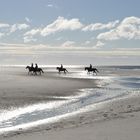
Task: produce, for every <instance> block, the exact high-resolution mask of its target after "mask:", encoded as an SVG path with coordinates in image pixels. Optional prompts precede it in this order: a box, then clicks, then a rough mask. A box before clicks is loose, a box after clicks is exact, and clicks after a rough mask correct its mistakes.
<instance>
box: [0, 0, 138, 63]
mask: <svg viewBox="0 0 140 140" xmlns="http://www.w3.org/2000/svg"><path fill="white" fill-rule="evenodd" d="M139 5H140V1H139V0H69V1H68V0H24V1H19V0H12V1H9V0H0V60H1V61H0V64H2V65H3V64H30V63H31V62H34V63H36V62H37V63H39V64H44V65H47V64H49V65H50V64H61V63H63V64H75V65H77V64H84V65H86V64H90V63H92V64H94V65H139V64H140V62H139V60H140V10H139Z"/></svg>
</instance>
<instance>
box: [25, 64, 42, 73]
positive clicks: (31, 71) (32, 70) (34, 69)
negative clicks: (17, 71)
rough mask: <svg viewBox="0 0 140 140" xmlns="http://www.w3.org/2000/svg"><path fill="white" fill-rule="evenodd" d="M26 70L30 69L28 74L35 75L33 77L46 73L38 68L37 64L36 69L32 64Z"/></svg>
mask: <svg viewBox="0 0 140 140" xmlns="http://www.w3.org/2000/svg"><path fill="white" fill-rule="evenodd" d="M26 69H28V70H29V71H28V74H33V75H37V73H39V74H40V75H41V73H44V71H43V70H42V69H41V68H39V67H38V65H37V64H35V67H34V64H33V63H32V64H31V66H27V67H26Z"/></svg>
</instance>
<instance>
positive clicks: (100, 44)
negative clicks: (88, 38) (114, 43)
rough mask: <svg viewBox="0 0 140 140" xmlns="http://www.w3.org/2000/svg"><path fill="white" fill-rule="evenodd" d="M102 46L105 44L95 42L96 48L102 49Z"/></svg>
mask: <svg viewBox="0 0 140 140" xmlns="http://www.w3.org/2000/svg"><path fill="white" fill-rule="evenodd" d="M104 45H105V44H104V43H103V42H101V41H97V43H96V48H99V47H102V46H104Z"/></svg>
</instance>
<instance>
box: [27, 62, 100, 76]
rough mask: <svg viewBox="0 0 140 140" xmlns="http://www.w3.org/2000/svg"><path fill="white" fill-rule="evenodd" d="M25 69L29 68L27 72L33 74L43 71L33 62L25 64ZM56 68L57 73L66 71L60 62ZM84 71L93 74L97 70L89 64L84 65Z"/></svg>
mask: <svg viewBox="0 0 140 140" xmlns="http://www.w3.org/2000/svg"><path fill="white" fill-rule="evenodd" d="M26 69H28V70H29V72H28V74H33V75H37V74H40V75H41V73H44V71H43V70H42V69H41V68H39V67H38V65H37V64H35V67H34V65H33V63H32V64H31V66H27V67H26ZM56 69H57V70H58V72H59V74H60V73H61V72H64V74H66V73H67V72H68V71H67V69H66V68H64V67H63V65H62V64H61V66H60V67H56ZM85 71H87V73H89V74H90V73H93V74H96V75H97V73H98V72H99V71H98V70H97V69H96V68H94V67H92V65H91V64H90V66H89V67H85Z"/></svg>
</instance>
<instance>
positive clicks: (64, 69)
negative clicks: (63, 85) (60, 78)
mask: <svg viewBox="0 0 140 140" xmlns="http://www.w3.org/2000/svg"><path fill="white" fill-rule="evenodd" d="M56 69H57V70H58V72H59V73H60V72H61V71H64V73H65V74H66V72H68V71H67V69H66V68H61V67H56Z"/></svg>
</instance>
